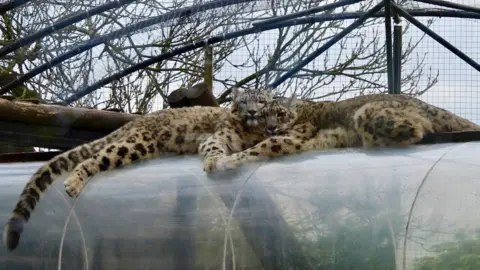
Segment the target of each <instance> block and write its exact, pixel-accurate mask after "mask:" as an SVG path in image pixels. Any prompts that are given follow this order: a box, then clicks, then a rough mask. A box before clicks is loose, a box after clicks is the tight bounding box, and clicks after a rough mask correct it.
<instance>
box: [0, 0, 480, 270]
mask: <svg viewBox="0 0 480 270" xmlns="http://www.w3.org/2000/svg"><path fill="white" fill-rule="evenodd" d="M28 2H29V1H28V0H15V1H10V2H8V3H7V4H0V13H2V14H5V12H14V11H15V8H17V7H21V5H22V4H25V3H28ZM132 2H133V1H131V0H125V1H113V2H110V3H106V4H103V5H100V6H97V7H94V8H91V9H88V10H85V11H83V12H79V13H75V14H72V15H71V16H67V17H64V18H62V19H59V20H58V21H56V22H52V24H51V25H50V26H49V27H48V28H44V29H40V30H38V31H37V32H35V33H29V34H28V35H27V36H23V37H21V38H19V39H18V40H15V41H14V42H12V43H10V44H8V45H6V46H4V47H2V48H0V57H5V56H8V55H12V53H13V52H16V51H17V50H18V49H20V48H22V47H24V46H27V45H29V44H31V43H32V42H36V41H39V40H41V39H42V38H43V37H45V36H48V35H50V34H52V33H55V32H57V31H60V30H61V29H64V28H66V27H68V26H71V25H72V24H73V23H76V22H79V21H82V20H86V19H89V18H91V17H92V16H95V15H98V14H102V12H105V11H108V10H111V9H116V8H117V9H118V8H121V7H123V6H125V5H127V4H129V3H132ZM247 2H255V1H248V0H236V1H232V0H225V1H211V2H207V3H202V4H199V5H195V6H191V7H187V8H182V9H179V10H172V11H169V12H167V13H165V14H162V15H160V16H157V17H152V18H148V19H145V20H143V21H141V22H138V23H136V24H132V25H126V26H125V27H122V28H121V29H119V30H115V31H113V32H111V33H108V34H106V35H101V36H94V37H90V39H89V40H86V41H84V42H83V43H81V44H76V45H74V46H72V47H71V48H69V49H68V51H66V52H63V53H60V54H58V55H54V56H52V57H51V58H48V60H46V61H43V62H42V63H41V64H39V65H38V66H36V67H35V68H33V69H31V70H29V71H28V72H25V73H23V74H21V75H20V76H19V77H18V78H16V79H14V80H12V81H10V82H8V83H7V84H3V85H2V88H1V89H0V94H4V93H7V92H8V91H11V90H12V89H13V88H15V87H17V86H19V85H21V84H22V83H24V82H28V81H29V80H31V79H32V78H34V77H35V76H38V75H39V74H45V73H46V72H48V71H49V70H51V69H53V68H55V67H60V66H61V65H62V64H63V63H65V62H67V60H69V59H71V58H73V57H75V56H77V55H79V54H81V53H82V52H86V51H89V50H92V49H93V48H95V47H96V46H98V45H102V44H107V43H108V42H110V41H112V40H114V39H118V38H123V37H125V36H127V35H128V34H129V33H131V32H134V31H138V30H140V29H142V28H146V27H150V26H153V25H156V24H161V23H166V24H168V23H169V21H172V20H174V19H182V18H189V17H190V16H194V15H195V14H198V13H201V12H205V11H206V10H209V9H220V8H223V7H226V6H229V5H239V4H242V3H247ZM360 2H364V1H361V0H343V1H337V2H334V3H330V4H327V5H323V6H317V7H315V8H312V9H308V10H303V11H301V12H298V13H293V14H288V15H286V16H279V17H275V18H271V19H267V20H261V21H253V22H252V25H251V27H248V28H246V29H241V30H238V31H234V32H225V33H221V34H219V35H214V36H211V37H209V38H207V39H205V40H196V41H193V42H192V43H189V44H183V45H181V46H178V47H173V48H171V49H170V50H167V51H166V52H162V53H159V54H158V55H156V56H155V57H152V58H149V59H148V60H139V61H138V62H135V63H131V65H130V66H129V67H126V68H124V69H121V70H117V71H116V72H115V73H113V74H108V76H106V77H104V78H101V79H98V80H96V81H95V82H93V83H89V84H87V85H82V86H81V87H80V86H79V87H78V88H77V89H76V91H75V93H72V94H71V95H70V96H67V97H66V98H65V99H64V100H61V104H63V105H69V104H72V103H73V102H75V101H77V100H79V99H80V98H82V97H85V96H87V95H89V94H91V93H93V92H94V91H96V90H98V89H99V88H101V87H103V86H105V85H108V84H111V83H113V82H115V81H116V80H118V79H120V78H122V77H124V76H127V75H129V74H132V73H134V72H136V71H138V70H141V69H145V68H147V67H149V66H152V65H153V64H156V63H158V62H160V61H163V60H166V59H170V58H172V57H176V56H179V55H181V54H184V53H187V52H190V51H192V50H195V49H198V48H202V47H208V46H209V45H215V44H220V43H222V42H225V41H228V40H231V39H234V38H237V37H241V36H246V35H251V34H255V33H259V32H263V31H268V30H272V29H281V28H283V27H287V26H292V25H308V24H315V23H322V22H325V21H332V20H341V19H356V21H355V22H353V23H352V24H351V25H350V26H347V27H345V28H344V29H343V30H342V31H341V32H340V33H338V34H337V35H335V36H334V37H333V38H332V39H330V40H328V41H326V42H325V43H324V44H322V45H321V46H318V48H316V49H315V50H313V51H312V52H310V53H309V54H306V55H305V57H303V59H301V60H299V61H298V62H297V63H295V65H292V66H291V67H290V68H289V69H288V70H285V71H283V74H282V75H281V76H279V77H278V78H277V79H276V80H274V81H273V82H271V83H270V86H272V87H274V88H275V87H278V86H279V85H280V84H282V83H284V82H285V81H287V80H288V79H289V78H291V76H292V75H294V74H295V73H297V72H299V71H300V70H302V69H303V68H304V67H305V66H306V65H307V64H308V63H311V61H312V60H314V59H315V58H317V57H319V56H320V55H322V54H323V53H325V52H326V51H327V50H328V49H330V48H331V47H332V46H333V45H334V44H335V43H336V42H338V41H339V40H341V39H342V38H344V37H345V36H346V35H348V33H349V32H350V31H352V30H353V29H355V28H356V27H358V26H360V25H362V24H363V23H365V22H366V21H367V20H368V18H372V17H376V18H378V17H382V18H385V37H386V39H385V47H386V50H385V51H386V56H387V65H386V69H385V70H386V71H388V72H387V73H388V92H389V93H391V94H398V93H400V92H401V90H402V89H400V88H401V87H399V85H400V81H401V78H402V74H401V70H402V69H401V60H400V58H401V53H402V50H404V48H402V42H401V40H402V26H401V25H400V24H399V23H398V22H399V19H400V18H404V19H405V20H407V21H409V22H411V23H412V24H413V25H414V26H415V27H418V28H419V29H421V30H422V31H425V32H426V33H427V34H428V35H429V36H430V37H432V38H433V39H435V40H436V41H438V42H439V43H440V44H442V46H444V47H445V48H447V49H448V50H449V51H451V52H452V53H453V54H456V55H457V56H459V57H460V58H461V59H462V60H464V61H465V62H467V63H468V64H469V65H470V66H472V67H473V68H474V69H476V70H477V71H478V70H480V68H479V65H478V63H476V62H475V61H474V60H473V59H472V58H471V57H468V56H467V55H466V54H465V53H463V52H462V51H460V50H458V49H457V48H455V47H454V46H453V45H451V44H450V43H448V42H447V41H446V40H445V39H443V38H442V37H440V36H439V35H437V34H435V33H434V32H432V31H431V30H429V29H428V27H426V26H425V25H423V24H421V23H419V22H418V20H417V19H415V17H413V15H414V16H424V17H428V16H433V17H435V16H437V17H438V16H441V17H457V18H458V17H459V18H474V19H479V18H480V10H479V9H478V8H476V7H470V6H465V5H458V4H454V3H450V2H445V1H439V0H421V1H410V2H423V3H430V4H435V5H438V6H441V7H442V9H440V10H419V9H415V8H408V9H407V8H405V7H401V6H399V5H398V4H397V3H398V1H397V2H394V1H390V0H385V1H378V3H376V4H374V5H372V7H371V8H370V9H369V10H367V11H365V12H345V13H343V12H335V13H334V12H333V10H334V9H335V8H341V7H343V6H346V5H351V4H356V3H360ZM446 7H448V8H455V9H456V10H449V9H445V8H446ZM319 12H324V14H321V15H316V13H319ZM392 24H394V26H393V28H392ZM382 42H383V40H382ZM47 50H48V48H47ZM274 68H275V63H273V64H272V65H270V66H266V67H265V68H264V69H261V70H260V71H261V72H258V73H257V74H256V76H257V77H258V76H265V75H266V74H267V73H268V72H269V71H270V70H272V69H274ZM318 72H319V73H318V74H320V75H318V76H323V75H329V74H328V73H321V72H322V71H321V70H320V71H318ZM254 77H255V76H253V77H252V78H254ZM246 82H248V80H246V79H245V80H240V81H239V82H238V83H236V84H237V85H241V84H242V83H246ZM228 94H229V89H227V90H225V91H224V92H223V93H222V94H221V95H220V97H219V100H221V99H225V97H226V96H228ZM59 122H61V121H59ZM61 123H63V122H61ZM30 124H31V123H30ZM65 129H66V130H68V131H69V132H70V133H72V130H73V128H72V126H71V125H70V124H65ZM457 135H458V136H457ZM463 135H465V136H467V137H469V138H467V140H475V139H477V140H478V134H476V133H462V134H453V135H448V136H447V137H448V138H450V139H451V140H456V141H465V139H464V138H465V137H463V139H462V136H463ZM455 138H457V139H455ZM458 138H460V139H458ZM430 142H431V143H432V142H435V140H431V141H430ZM478 150H480V145H479V144H478V143H474V142H469V143H457V144H441V145H430V146H415V147H411V148H408V149H403V150H400V149H397V150H391V149H390V150H379V151H368V152H364V151H361V150H352V149H349V150H339V151H327V152H322V153H308V154H302V155H297V156H291V157H285V158H283V159H279V160H275V161H272V162H268V163H267V164H262V165H261V166H260V165H258V164H257V165H252V166H247V167H245V168H242V169H240V170H238V171H236V172H231V173H226V174H219V175H216V176H214V177H213V178H209V177H207V176H206V175H205V174H204V173H203V171H202V170H201V168H202V166H201V162H200V161H199V160H198V159H197V158H195V157H177V158H169V159H157V160H153V161H149V162H143V163H140V164H137V165H134V166H130V167H127V168H124V169H120V170H115V171H112V172H109V173H104V174H100V175H98V176H97V177H95V178H94V179H93V180H92V182H91V183H89V184H88V186H87V188H86V190H85V192H83V193H82V194H81V196H80V197H79V199H78V200H77V201H76V203H75V205H74V206H72V204H73V202H72V200H71V199H69V198H68V197H66V195H65V192H64V191H63V186H62V184H61V183H62V180H59V181H57V183H56V185H55V188H51V189H50V190H49V192H48V193H47V195H46V196H45V198H44V199H43V200H42V201H41V203H40V204H39V205H38V208H37V209H36V211H35V212H34V214H33V215H32V218H31V220H30V222H29V223H28V225H27V226H26V227H25V232H24V233H23V235H22V240H21V242H20V246H19V247H18V248H17V249H16V250H15V251H14V252H11V253H7V252H6V250H5V249H4V248H3V247H2V248H0V259H1V261H0V269H19V270H22V269H55V267H57V268H59V269H119V268H124V269H261V268H262V267H263V268H264V269H337V270H338V269H352V268H353V267H354V266H356V267H357V269H372V268H377V269H402V270H406V269H422V270H424V269H425V270H428V269H441V266H445V267H446V265H448V266H450V265H451V264H452V263H455V264H456V267H457V266H458V267H464V268H468V267H470V268H471V267H472V265H476V264H478V263H479V262H478V261H479V257H478V252H479V251H478V250H475V249H474V248H475V246H478V242H479V240H478V238H476V237H477V236H476V230H477V228H478V224H479V223H480V217H479V216H478V213H477V212H478V211H476V209H478V206H479V203H478V194H477V190H478V175H479V171H478V170H479V169H478V168H479V166H478V165H479V164H478V163H479V162H478V161H479V160H480V159H479V155H480V154H479V153H480V151H478ZM40 165H41V164H40V163H24V164H6V165H1V166H0V178H1V181H0V187H1V188H0V192H3V193H4V194H2V196H0V200H2V203H1V204H0V211H1V213H2V214H1V215H2V217H3V220H7V218H8V215H9V213H10V211H11V209H12V208H13V206H14V203H15V201H16V200H17V198H18V195H19V194H20V192H21V189H22V188H23V187H24V184H25V182H26V181H27V180H28V178H29V177H30V176H31V174H32V173H33V172H34V171H35V169H36V168H38V167H39V166H40ZM70 209H73V211H72V212H71V215H70V216H69V214H70ZM65 226H66V227H65ZM63 234H64V235H65V237H64V239H63V238H62V237H63ZM62 239H63V240H62ZM465 247H466V248H465ZM472 247H473V248H472ZM444 254H448V255H451V254H453V256H449V257H448V258H447V259H445V256H444ZM59 262H60V263H59Z"/></svg>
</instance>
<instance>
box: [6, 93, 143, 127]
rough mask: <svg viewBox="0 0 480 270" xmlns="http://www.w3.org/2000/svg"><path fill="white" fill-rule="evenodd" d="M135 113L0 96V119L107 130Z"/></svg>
mask: <svg viewBox="0 0 480 270" xmlns="http://www.w3.org/2000/svg"><path fill="white" fill-rule="evenodd" d="M137 117H139V115H134V114H128V113H118V112H109V111H101V110H91V109H84V108H72V107H64V106H59V105H41V104H32V103H28V102H21V101H9V100H5V99H0V120H1V121H5V122H7V121H8V122H18V123H24V124H30V125H36V126H55V127H62V128H69V129H72V130H73V129H87V130H92V131H104V132H111V131H113V130H115V129H117V128H119V127H121V126H123V125H124V124H126V123H127V122H129V121H131V120H133V119H135V118H137Z"/></svg>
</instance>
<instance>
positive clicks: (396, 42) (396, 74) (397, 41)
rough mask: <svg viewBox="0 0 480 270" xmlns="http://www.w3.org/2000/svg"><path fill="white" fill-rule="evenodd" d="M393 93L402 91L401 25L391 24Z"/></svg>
mask: <svg viewBox="0 0 480 270" xmlns="http://www.w3.org/2000/svg"><path fill="white" fill-rule="evenodd" d="M393 93H394V94H401V93H402V26H401V25H395V26H393Z"/></svg>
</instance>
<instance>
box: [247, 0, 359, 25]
mask: <svg viewBox="0 0 480 270" xmlns="http://www.w3.org/2000/svg"><path fill="white" fill-rule="evenodd" d="M363 1H364V0H340V1H338V2H334V3H331V4H326V5H323V6H320V7H316V8H311V9H307V10H304V11H300V12H296V13H292V14H288V15H284V16H279V17H275V18H272V19H266V20H262V21H259V22H256V23H253V24H252V25H253V26H254V27H262V26H266V25H268V24H274V23H279V22H283V21H287V20H292V19H297V18H300V17H304V16H307V15H312V14H314V13H318V12H322V11H327V10H329V9H335V8H338V7H343V6H348V5H351V4H355V3H359V2H363Z"/></svg>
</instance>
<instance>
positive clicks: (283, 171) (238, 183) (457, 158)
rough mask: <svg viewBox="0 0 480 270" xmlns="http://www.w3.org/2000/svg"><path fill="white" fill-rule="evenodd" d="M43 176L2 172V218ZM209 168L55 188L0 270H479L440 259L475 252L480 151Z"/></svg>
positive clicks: (471, 146)
mask: <svg viewBox="0 0 480 270" xmlns="http://www.w3.org/2000/svg"><path fill="white" fill-rule="evenodd" d="M40 165H41V163H17V164H8V165H1V166H0V176H1V179H2V181H1V182H0V192H1V196H0V200H1V203H0V215H1V216H2V219H4V220H5V219H6V218H7V217H8V215H9V213H10V211H11V209H12V207H13V206H14V202H15V200H16V199H17V198H18V194H19V193H20V191H21V189H22V188H23V186H24V184H25V182H26V181H27V180H28V178H29V177H30V175H31V174H32V173H33V172H34V170H35V169H36V168H37V167H38V166H40ZM201 165H202V163H201V160H200V159H199V158H196V157H168V158H159V159H156V160H151V161H148V162H144V163H140V164H137V165H133V166H129V167H125V168H123V169H119V170H115V171H111V172H107V173H101V174H99V175H97V176H95V177H94V178H93V179H92V180H91V181H90V182H89V183H88V184H87V186H86V188H85V190H84V191H83V193H81V195H80V196H79V198H78V199H77V200H76V201H72V200H71V199H70V198H68V197H67V196H66V194H65V192H64V191H63V185H62V182H63V180H62V179H59V180H58V181H57V182H56V184H55V185H54V188H53V187H52V188H50V190H49V191H48V192H47V194H46V196H45V197H44V199H43V200H42V201H41V202H40V203H39V205H38V208H37V209H36V210H35V212H34V214H33V215H32V217H31V219H30V222H29V223H28V224H27V226H26V227H25V231H24V233H23V234H22V239H21V241H20V244H19V246H18V247H17V249H16V250H14V251H13V252H7V251H6V250H5V248H4V247H2V248H1V249H0V269H15V270H26V269H32V270H33V269H35V270H40V269H91V270H93V269H103V270H109V269H112V270H113V269H138V270H141V269H165V270H167V269H184V270H188V269H397V270H399V269H402V270H407V269H432V270H433V269H443V268H441V267H446V268H448V265H452V264H455V265H462V266H465V267H466V266H469V267H471V266H472V265H474V263H478V259H475V256H477V257H478V253H476V252H478V250H475V249H473V250H468V249H465V250H460V252H457V253H453V251H450V252H452V254H453V255H452V256H450V257H449V258H448V260H443V261H442V252H445V250H446V249H447V247H455V246H456V245H458V246H461V245H465V243H467V244H468V243H470V245H474V244H472V243H477V246H478V242H480V239H479V238H476V237H478V229H479V228H480V214H479V212H478V211H477V209H478V207H479V206H480V201H479V198H478V197H479V194H478V191H479V190H480V181H479V180H480V179H479V175H480V143H477V142H470V143H456V144H438V145H429V146H414V147H409V148H406V149H396V150H381V151H364V150H352V149H350V150H333V151H324V152H312V153H307V154H302V155H295V156H288V157H285V158H282V159H276V160H274V161H269V162H265V163H262V164H260V163H259V164H252V165H248V166H245V167H242V168H241V169H239V170H237V171H231V172H225V173H219V174H213V175H210V176H207V175H206V174H205V173H204V172H203V171H202V166H201ZM72 204H74V205H73V206H72ZM70 209H72V211H71V213H70ZM69 214H70V215H69ZM475 232H476V233H475ZM63 237H64V238H63ZM475 241H476V242H475ZM436 245H437V246H440V247H442V246H443V247H444V248H437V249H435V246H436ZM474 246H475V245H474ZM452 249H454V248H452ZM435 251H437V252H435ZM465 258H470V259H469V260H470V261H468V260H467V261H465V262H463V261H464V260H465ZM435 260H437V261H438V262H437V264H433V263H430V262H431V261H435ZM58 262H61V265H60V266H61V267H59V268H57V263H58ZM429 263H430V264H429ZM462 263H463V264H462ZM420 266H421V267H420ZM352 267H353V268H352ZM466 269H468V268H466Z"/></svg>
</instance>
